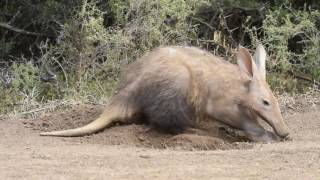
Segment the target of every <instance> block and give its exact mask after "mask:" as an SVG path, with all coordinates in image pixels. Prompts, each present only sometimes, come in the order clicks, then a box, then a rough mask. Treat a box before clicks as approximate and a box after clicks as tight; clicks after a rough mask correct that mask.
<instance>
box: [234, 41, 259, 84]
mask: <svg viewBox="0 0 320 180" xmlns="http://www.w3.org/2000/svg"><path fill="white" fill-rule="evenodd" d="M237 63H238V66H239V68H240V70H241V72H243V73H245V74H247V75H248V76H249V77H250V78H253V77H254V75H255V74H256V73H257V66H256V63H255V62H254V61H253V58H252V56H251V54H250V52H249V50H248V49H246V48H244V47H242V46H239V48H238V52H237Z"/></svg>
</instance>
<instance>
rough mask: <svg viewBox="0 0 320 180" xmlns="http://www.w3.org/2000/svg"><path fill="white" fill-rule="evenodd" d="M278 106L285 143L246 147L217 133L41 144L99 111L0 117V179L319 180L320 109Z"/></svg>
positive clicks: (123, 131)
mask: <svg viewBox="0 0 320 180" xmlns="http://www.w3.org/2000/svg"><path fill="white" fill-rule="evenodd" d="M302 99H303V100H301V99H300V100H299V99H295V100H290V99H289V100H288V99H284V100H282V101H281V102H284V103H283V104H284V105H283V106H282V110H283V112H284V118H285V120H286V122H287V124H288V126H289V128H290V130H291V137H292V138H293V140H292V141H285V142H278V143H269V144H261V143H250V142H247V139H246V138H245V137H244V136H243V135H242V132H240V131H236V130H232V129H230V128H227V127H224V126H220V125H219V126H216V125H215V126H213V127H209V128H208V129H207V130H190V131H188V132H186V133H185V134H181V135H176V136H173V135H169V134H164V133H161V132H156V131H154V130H150V129H149V128H148V127H146V126H145V125H137V124H131V125H115V126H114V127H111V128H109V129H106V130H104V131H103V132H100V133H98V134H95V135H90V136H85V137H76V138H57V137H40V136H39V132H41V131H50V130H58V129H67V128H72V127H78V126H81V125H84V124H86V123H88V122H90V121H92V120H93V119H95V118H96V117H97V116H98V115H99V114H100V113H101V111H102V109H103V107H102V106H100V105H88V104H87V105H74V106H72V108H66V109H64V110H59V111H56V112H51V113H46V114H44V115H42V116H40V117H38V118H35V119H34V118H12V117H11V118H9V117H5V116H3V117H0V162H1V163H0V177H1V179H32V180H34V179H41V180H43V179H54V180H56V179H76V180H81V179H90V180H91V179H183V180H184V179H299V180H300V179H317V180H319V179H320V106H319V105H320V104H319V102H314V101H312V102H311V103H310V101H309V100H307V103H306V102H305V101H306V98H302Z"/></svg>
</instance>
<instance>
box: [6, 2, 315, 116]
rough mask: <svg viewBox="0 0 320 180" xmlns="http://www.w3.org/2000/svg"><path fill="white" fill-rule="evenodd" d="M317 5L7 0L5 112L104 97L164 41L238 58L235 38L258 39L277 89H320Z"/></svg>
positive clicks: (239, 41)
mask: <svg viewBox="0 0 320 180" xmlns="http://www.w3.org/2000/svg"><path fill="white" fill-rule="evenodd" d="M319 8H320V2H319V1H312V0H306V1H302V0H279V1H275V0H274V1H272V0H270V1H268V0H240V1H238V0H154V1H149V0H108V1H103V0H92V1H89V0H82V1H81V0H69V1H60V0H10V1H9V0H2V1H0V98H1V99H2V101H1V102H0V112H11V111H19V112H21V111H28V110H30V109H34V108H35V107H41V106H42V105H43V104H45V103H47V102H54V101H61V100H70V99H77V100H79V99H80V100H89V101H94V102H96V101H99V100H100V99H101V98H103V97H108V96H109V95H110V93H111V92H112V89H113V88H114V85H115V84H116V82H117V79H118V77H119V74H120V69H121V67H123V66H124V65H125V64H128V63H130V62H132V61H134V60H136V59H137V58H138V57H140V56H141V55H142V54H144V53H145V52H146V51H149V50H150V49H152V48H154V47H157V46H161V45H194V46H199V47H202V48H204V49H207V50H209V51H211V52H212V53H215V54H217V55H220V56H223V57H226V59H227V60H228V61H233V54H234V52H235V50H236V48H237V46H238V45H239V44H242V45H243V46H246V47H247V48H249V49H254V48H255V45H256V43H257V41H260V42H262V43H263V44H264V45H265V46H266V48H267V51H268V53H269V61H268V67H267V70H268V72H269V76H268V81H269V83H270V84H271V86H272V87H273V89H275V90H276V91H278V92H280V93H282V92H290V93H297V92H305V91H307V90H310V89H311V90H319V85H320V84H319V81H320V58H319V57H320V37H319V36H320V33H319V30H320V12H319Z"/></svg>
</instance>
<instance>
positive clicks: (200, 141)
mask: <svg viewBox="0 0 320 180" xmlns="http://www.w3.org/2000/svg"><path fill="white" fill-rule="evenodd" d="M103 108H104V106H100V105H76V106H73V107H71V108H70V109H67V110H65V111H63V112H61V111H60V112H52V113H47V114H45V115H43V116H41V117H38V118H36V119H25V120H24V124H25V126H27V127H30V128H32V129H34V130H38V131H53V130H61V129H70V128H75V127H80V126H83V125H85V124H87V123H89V122H91V121H93V120H94V119H96V118H97V117H98V116H99V115H100V114H101V112H102V110H103ZM210 125H211V126H209V125H208V124H206V125H203V126H205V127H206V129H190V130H187V131H186V132H185V133H184V134H179V135H171V134H166V133H163V132H158V131H156V130H153V129H151V128H149V127H147V126H146V125H143V124H130V125H119V124H116V125H115V126H113V127H110V128H107V129H105V130H104V131H103V132H100V133H97V134H94V135H90V136H85V137H77V138H63V139H65V140H66V141H69V140H70V141H79V142H81V143H93V144H110V145H129V146H132V145H133V146H137V147H149V148H160V149H162V148H172V149H183V150H211V149H244V148H251V147H252V146H253V145H252V143H246V141H247V139H246V137H245V136H244V135H243V134H241V132H240V131H236V130H233V129H230V128H228V127H226V126H223V125H219V124H212V123H210Z"/></svg>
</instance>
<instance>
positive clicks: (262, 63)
mask: <svg viewBox="0 0 320 180" xmlns="http://www.w3.org/2000/svg"><path fill="white" fill-rule="evenodd" d="M253 57H254V61H255V62H256V65H257V68H258V71H259V74H260V76H261V77H262V78H263V79H266V58H267V53H266V50H265V49H264V47H263V45H262V44H261V43H259V44H258V46H257V49H256V52H255V53H254V56H253Z"/></svg>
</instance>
